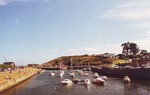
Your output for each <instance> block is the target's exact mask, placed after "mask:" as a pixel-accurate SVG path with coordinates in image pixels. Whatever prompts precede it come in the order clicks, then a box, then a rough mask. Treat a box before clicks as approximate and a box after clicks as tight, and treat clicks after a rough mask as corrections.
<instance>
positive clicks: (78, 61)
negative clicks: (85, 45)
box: [43, 55, 125, 67]
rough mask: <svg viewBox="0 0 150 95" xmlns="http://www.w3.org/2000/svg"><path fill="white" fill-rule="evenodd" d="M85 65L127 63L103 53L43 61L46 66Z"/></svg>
mask: <svg viewBox="0 0 150 95" xmlns="http://www.w3.org/2000/svg"><path fill="white" fill-rule="evenodd" d="M60 63H61V64H62V66H71V64H72V65H73V66H81V65H82V66H83V65H110V64H118V63H120V64H121V63H125V60H121V59H116V58H115V57H105V56H102V55H78V56H62V57H59V58H56V59H53V60H51V61H48V62H45V63H43V66H45V67H58V66H60Z"/></svg>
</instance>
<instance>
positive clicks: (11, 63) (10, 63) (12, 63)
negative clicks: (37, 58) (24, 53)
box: [3, 62, 15, 66]
mask: <svg viewBox="0 0 150 95" xmlns="http://www.w3.org/2000/svg"><path fill="white" fill-rule="evenodd" d="M3 65H10V66H15V63H14V62H4V63H3Z"/></svg>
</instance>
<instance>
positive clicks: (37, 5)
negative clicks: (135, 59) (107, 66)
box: [0, 0, 150, 65]
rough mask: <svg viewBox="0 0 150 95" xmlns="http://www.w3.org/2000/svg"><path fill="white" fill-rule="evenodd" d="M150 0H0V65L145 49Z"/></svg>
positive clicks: (149, 31) (148, 38)
mask: <svg viewBox="0 0 150 95" xmlns="http://www.w3.org/2000/svg"><path fill="white" fill-rule="evenodd" d="M149 4H150V0H0V63H3V62H4V61H13V62H15V63H16V64H17V65H26V64H32V63H36V64H42V63H44V62H47V61H49V60H52V59H55V58H57V57H60V56H69V55H82V54H89V55H91V54H102V53H106V52H108V53H115V54H119V53H121V52H122V47H121V44H123V43H125V42H128V41H129V42H133V43H136V44H137V45H138V46H139V48H140V49H145V50H148V51H150V6H149Z"/></svg>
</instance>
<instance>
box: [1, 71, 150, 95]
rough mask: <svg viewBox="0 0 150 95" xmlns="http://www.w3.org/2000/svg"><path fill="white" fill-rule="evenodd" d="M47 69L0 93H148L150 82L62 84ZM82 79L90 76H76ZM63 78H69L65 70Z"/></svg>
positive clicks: (96, 94)
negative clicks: (86, 84) (101, 84)
mask: <svg viewBox="0 0 150 95" xmlns="http://www.w3.org/2000/svg"><path fill="white" fill-rule="evenodd" d="M49 73H50V72H49V71H46V72H44V73H41V74H37V75H36V76H34V77H32V78H30V79H29V80H27V81H25V82H23V83H21V84H19V85H17V86H15V87H14V88H11V89H9V90H7V91H5V92H3V93H0V95H150V83H149V82H147V81H146V82H145V81H133V80H132V82H131V83H130V84H124V83H123V82H122V79H120V78H110V77H109V79H108V81H107V84H106V85H105V86H100V85H94V84H91V85H90V86H84V85H83V84H82V83H78V84H73V85H70V86H64V85H62V84H60V81H61V79H60V78H58V77H57V76H49ZM78 77H80V78H82V79H84V78H90V79H91V78H92V74H91V75H90V76H88V77H83V76H78ZM65 78H69V76H68V71H65Z"/></svg>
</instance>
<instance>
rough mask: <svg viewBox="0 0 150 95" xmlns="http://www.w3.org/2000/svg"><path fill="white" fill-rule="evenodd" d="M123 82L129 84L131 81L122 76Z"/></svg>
mask: <svg viewBox="0 0 150 95" xmlns="http://www.w3.org/2000/svg"><path fill="white" fill-rule="evenodd" d="M123 82H126V83H129V82H131V80H130V78H129V77H128V76H124V78H123Z"/></svg>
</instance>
